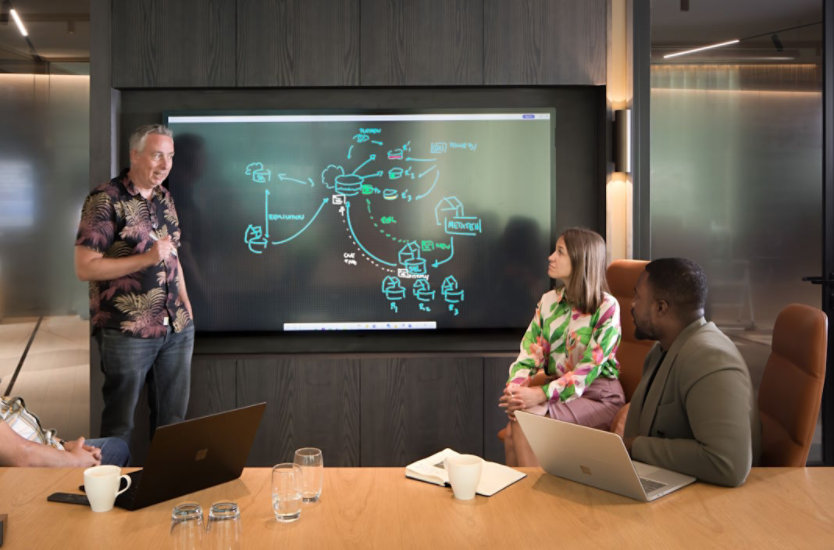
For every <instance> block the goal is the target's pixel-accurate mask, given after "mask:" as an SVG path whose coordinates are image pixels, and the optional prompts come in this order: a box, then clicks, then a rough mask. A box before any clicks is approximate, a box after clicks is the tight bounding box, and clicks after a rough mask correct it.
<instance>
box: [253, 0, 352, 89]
mask: <svg viewBox="0 0 834 550" xmlns="http://www.w3.org/2000/svg"><path fill="white" fill-rule="evenodd" d="M237 18H238V19H237V21H238V22H237V29H238V31H237V85H238V86H356V85H357V84H359V0H238V1H237Z"/></svg>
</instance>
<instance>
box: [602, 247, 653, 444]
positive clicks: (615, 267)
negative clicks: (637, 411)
mask: <svg viewBox="0 0 834 550" xmlns="http://www.w3.org/2000/svg"><path fill="white" fill-rule="evenodd" d="M648 263H649V262H647V261H645V260H614V261H613V262H611V265H609V266H608V270H607V271H606V272H605V278H606V280H607V281H608V287H609V288H610V290H611V295H612V296H614V297H615V298H617V301H618V302H620V324H621V325H622V330H623V337H622V340H620V346H619V347H618V348H617V361H619V363H620V384H622V385H623V393H625V399H626V404H625V405H624V406H623V408H622V409H620V411H619V412H618V413H617V414H616V415H614V419H613V420H612V421H611V427H610V428H609V429H610V430H611V431H612V432H614V433H618V434H620V435H623V431H624V430H625V421H626V416H628V403H629V401H631V396H632V394H633V393H634V390H635V389H637V384H638V383H640V377H641V376H642V375H643V360H644V359H645V358H646V355H648V353H649V350H650V349H652V346H653V345H654V342H653V341H652V340H638V339H637V338H635V337H634V319H633V318H632V317H631V299H632V297H633V296H634V287H635V286H637V279H639V278H640V274H641V273H643V271H644V270H645V268H646V264H648Z"/></svg>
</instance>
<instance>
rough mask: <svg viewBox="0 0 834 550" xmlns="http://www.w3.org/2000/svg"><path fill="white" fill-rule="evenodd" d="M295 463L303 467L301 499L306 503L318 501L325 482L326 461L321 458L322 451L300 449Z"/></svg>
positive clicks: (308, 448)
mask: <svg viewBox="0 0 834 550" xmlns="http://www.w3.org/2000/svg"><path fill="white" fill-rule="evenodd" d="M294 462H295V463H296V464H298V465H299V466H301V472H302V474H303V475H302V486H301V497H302V498H303V499H304V502H316V501H318V499H319V497H320V496H321V486H322V482H323V480H324V459H323V458H322V456H321V450H320V449H316V448H315V447H304V448H302V449H298V450H297V451H295V461H294Z"/></svg>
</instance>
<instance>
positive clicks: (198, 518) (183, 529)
mask: <svg viewBox="0 0 834 550" xmlns="http://www.w3.org/2000/svg"><path fill="white" fill-rule="evenodd" d="M171 542H172V543H173V547H174V548H175V550H197V549H199V548H201V547H202V544H203V509H202V508H200V505H199V504H197V503H196V502H181V503H179V504H177V505H176V506H174V510H173V511H172V512H171Z"/></svg>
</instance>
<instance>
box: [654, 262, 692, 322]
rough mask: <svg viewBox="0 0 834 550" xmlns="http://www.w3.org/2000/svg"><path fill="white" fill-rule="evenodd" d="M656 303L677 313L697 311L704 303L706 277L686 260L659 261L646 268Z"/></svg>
mask: <svg viewBox="0 0 834 550" xmlns="http://www.w3.org/2000/svg"><path fill="white" fill-rule="evenodd" d="M646 273H648V274H649V277H648V283H649V285H650V286H651V288H652V294H653V296H654V299H655V300H666V301H667V302H669V304H671V305H672V306H674V307H675V309H677V310H678V311H679V312H680V313H682V314H684V315H686V314H688V313H692V312H695V311H697V310H700V312H701V314H703V310H704V306H705V305H706V302H707V276H706V275H705V274H704V270H703V269H701V266H699V265H698V264H697V263H695V262H693V261H692V260H690V259H688V258H659V259H657V260H654V261H653V262H649V264H648V265H646Z"/></svg>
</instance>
